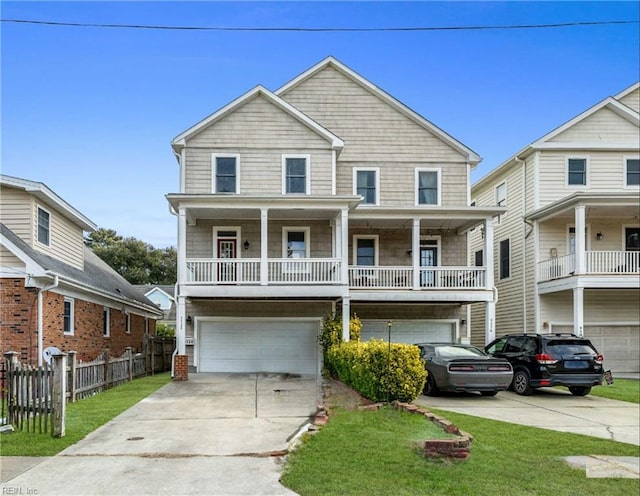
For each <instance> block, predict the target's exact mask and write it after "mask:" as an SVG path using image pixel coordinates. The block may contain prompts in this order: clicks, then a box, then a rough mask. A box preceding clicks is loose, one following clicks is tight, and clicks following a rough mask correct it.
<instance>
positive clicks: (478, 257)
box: [475, 250, 484, 267]
mask: <svg viewBox="0 0 640 496" xmlns="http://www.w3.org/2000/svg"><path fill="white" fill-rule="evenodd" d="M475 265H476V267H482V266H483V265H484V256H483V252H482V250H478V251H476V253H475Z"/></svg>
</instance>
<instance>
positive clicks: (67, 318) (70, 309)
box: [62, 298, 74, 334]
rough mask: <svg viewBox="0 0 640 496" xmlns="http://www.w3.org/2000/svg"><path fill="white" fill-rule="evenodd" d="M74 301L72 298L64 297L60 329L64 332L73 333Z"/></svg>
mask: <svg viewBox="0 0 640 496" xmlns="http://www.w3.org/2000/svg"><path fill="white" fill-rule="evenodd" d="M73 315H74V301H73V299H72V298H65V299H64V307H63V311H62V330H63V332H64V333H65V334H73V320H74V317H73Z"/></svg>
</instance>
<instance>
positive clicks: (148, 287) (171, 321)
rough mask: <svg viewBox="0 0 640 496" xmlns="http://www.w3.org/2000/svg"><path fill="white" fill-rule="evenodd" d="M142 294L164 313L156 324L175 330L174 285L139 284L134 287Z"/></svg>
mask: <svg viewBox="0 0 640 496" xmlns="http://www.w3.org/2000/svg"><path fill="white" fill-rule="evenodd" d="M136 287H138V288H140V289H142V291H143V292H144V295H145V296H146V297H147V298H148V299H149V300H151V301H152V302H153V303H155V304H156V305H157V306H158V307H159V308H160V310H162V311H163V312H164V317H163V318H162V319H160V320H158V322H161V323H163V324H166V325H168V326H169V327H172V328H173V329H175V328H176V304H175V298H174V296H173V295H174V292H175V285H168V284H163V285H158V286H156V285H153V284H141V285H138V286H136Z"/></svg>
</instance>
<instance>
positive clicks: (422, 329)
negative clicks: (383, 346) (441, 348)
mask: <svg viewBox="0 0 640 496" xmlns="http://www.w3.org/2000/svg"><path fill="white" fill-rule="evenodd" d="M387 322H388V321H386V320H363V321H362V332H361V339H362V340H363V341H369V340H370V339H373V338H375V339H382V340H384V341H387V339H388V338H389V327H388V325H387ZM454 340H455V324H454V323H453V322H442V321H437V320H435V321H434V320H394V321H392V325H391V342H392V343H409V344H413V343H427V342H431V343H434V342H438V341H440V342H453V341H454Z"/></svg>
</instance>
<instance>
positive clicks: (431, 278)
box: [420, 246, 438, 287]
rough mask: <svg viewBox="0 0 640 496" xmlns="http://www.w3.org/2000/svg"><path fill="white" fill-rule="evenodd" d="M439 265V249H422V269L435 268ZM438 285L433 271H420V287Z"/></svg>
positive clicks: (424, 247) (427, 247)
mask: <svg viewBox="0 0 640 496" xmlns="http://www.w3.org/2000/svg"><path fill="white" fill-rule="evenodd" d="M437 265H438V247H437V246H421V247H420V267H435V266H437ZM435 285H436V273H435V272H434V271H432V270H421V271H420V286H422V287H429V286H435Z"/></svg>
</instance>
